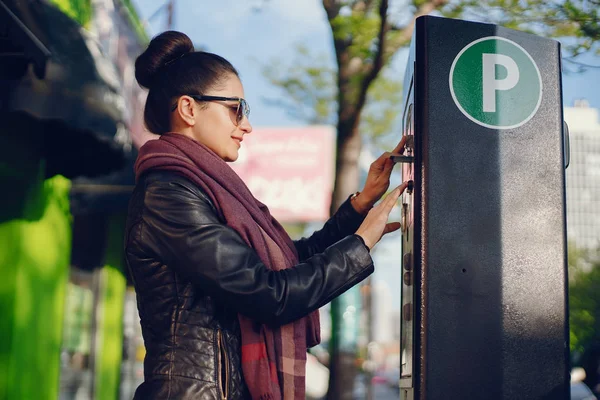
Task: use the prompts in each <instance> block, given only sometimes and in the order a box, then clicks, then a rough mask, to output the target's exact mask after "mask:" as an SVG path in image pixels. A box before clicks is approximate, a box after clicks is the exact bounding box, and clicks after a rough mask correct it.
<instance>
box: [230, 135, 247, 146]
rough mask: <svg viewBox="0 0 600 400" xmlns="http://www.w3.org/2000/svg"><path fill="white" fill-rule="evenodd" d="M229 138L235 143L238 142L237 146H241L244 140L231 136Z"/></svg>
mask: <svg viewBox="0 0 600 400" xmlns="http://www.w3.org/2000/svg"><path fill="white" fill-rule="evenodd" d="M231 138H232V139H233V140H236V141H237V142H238V144H239V145H241V144H242V142H243V141H244V139H242V138H240V137H235V136H232V137H231Z"/></svg>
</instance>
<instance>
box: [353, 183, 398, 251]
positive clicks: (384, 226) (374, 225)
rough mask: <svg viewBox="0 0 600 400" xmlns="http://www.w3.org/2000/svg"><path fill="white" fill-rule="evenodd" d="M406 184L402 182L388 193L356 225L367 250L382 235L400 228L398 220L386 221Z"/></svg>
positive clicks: (357, 232)
mask: <svg viewBox="0 0 600 400" xmlns="http://www.w3.org/2000/svg"><path fill="white" fill-rule="evenodd" d="M407 185H408V183H407V182H404V183H402V185H400V186H398V187H397V188H396V189H394V190H393V191H392V192H391V193H390V194H388V195H387V196H386V197H385V199H383V201H382V202H381V203H379V204H377V205H376V206H375V207H373V208H372V209H371V210H370V211H369V213H368V214H367V217H366V218H365V220H364V221H363V223H362V224H361V225H360V226H359V227H358V230H357V231H356V234H357V235H359V236H360V237H362V238H363V240H364V241H365V244H366V245H367V247H368V248H369V250H370V249H372V248H373V246H375V244H376V243H377V242H379V240H380V239H381V238H382V237H383V235H385V234H386V233H389V232H394V231H396V230H398V229H400V223H399V222H390V223H388V222H387V221H388V218H389V215H390V212H391V211H392V208H394V205H395V204H396V201H397V200H398V197H399V196H400V195H401V194H402V192H404V190H405V189H406V186H407Z"/></svg>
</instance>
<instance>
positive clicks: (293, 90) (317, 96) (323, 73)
mask: <svg viewBox="0 0 600 400" xmlns="http://www.w3.org/2000/svg"><path fill="white" fill-rule="evenodd" d="M296 50H297V54H296V57H295V58H294V59H293V60H292V61H291V62H290V63H289V65H288V64H285V63H283V62H282V61H281V60H274V61H272V62H270V63H269V64H268V65H265V66H264V67H263V70H262V73H263V75H264V76H265V77H266V78H267V79H268V80H269V81H270V82H271V84H273V85H274V86H276V87H278V88H280V89H281V90H282V92H283V95H282V96H278V100H273V99H269V98H266V99H264V100H265V101H266V102H267V103H269V104H273V105H277V106H279V107H282V108H284V109H285V110H286V111H287V113H288V114H289V115H290V116H291V117H293V118H295V119H298V120H302V121H306V122H308V123H310V124H332V123H334V121H335V112H336V101H335V99H336V96H337V90H336V83H335V82H336V71H335V70H334V69H333V68H332V67H331V66H330V65H331V62H330V59H329V57H328V56H327V55H323V54H320V55H313V54H311V53H310V50H309V49H308V47H306V46H304V45H301V44H300V45H297V46H296Z"/></svg>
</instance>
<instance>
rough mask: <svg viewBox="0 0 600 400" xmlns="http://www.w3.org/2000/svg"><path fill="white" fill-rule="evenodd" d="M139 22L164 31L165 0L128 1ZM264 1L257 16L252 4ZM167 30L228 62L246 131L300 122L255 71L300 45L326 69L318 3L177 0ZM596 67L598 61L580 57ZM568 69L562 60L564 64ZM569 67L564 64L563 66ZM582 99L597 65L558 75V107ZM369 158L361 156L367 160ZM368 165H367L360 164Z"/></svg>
mask: <svg viewBox="0 0 600 400" xmlns="http://www.w3.org/2000/svg"><path fill="white" fill-rule="evenodd" d="M134 2H135V3H136V7H137V9H138V11H139V13H140V17H141V18H142V20H148V18H150V16H152V15H155V16H154V17H153V18H152V19H151V20H150V21H148V22H147V24H148V25H147V31H148V33H149V35H150V36H155V35H157V34H158V33H160V32H162V31H164V30H166V28H167V26H166V13H165V12H162V13H157V14H156V11H157V10H159V9H160V7H161V6H163V5H164V4H165V3H166V0H134ZM263 3H265V5H264V6H263V7H262V9H261V10H260V11H259V12H256V11H255V8H256V6H260V5H261V4H263ZM173 29H175V30H178V31H181V32H184V33H186V34H187V35H188V36H189V37H190V38H191V39H192V41H193V42H194V43H195V45H196V47H197V48H198V47H202V49H203V50H206V51H210V52H214V53H217V54H219V55H221V56H223V57H225V58H226V59H227V60H229V61H230V62H231V63H232V64H233V65H234V66H235V67H236V69H237V70H238V71H239V72H240V76H241V79H242V82H243V84H244V91H245V97H246V100H247V101H248V102H249V104H250V106H251V110H252V112H251V116H250V121H251V123H252V124H253V126H255V127H256V126H261V127H265V126H270V127H277V126H280V127H290V126H298V125H303V124H304V123H303V122H302V121H298V120H296V119H293V118H291V117H290V116H288V115H287V114H286V112H285V111H284V110H282V109H280V108H278V107H276V106H272V105H269V104H267V103H266V102H265V101H264V100H265V99H273V98H277V97H279V96H281V94H282V93H281V92H280V91H278V90H277V89H276V88H275V87H273V86H272V85H271V84H270V83H269V82H268V80H267V78H265V77H264V76H263V74H262V72H261V70H262V66H264V65H269V64H271V63H274V62H277V61H279V62H283V63H284V64H289V62H290V61H291V60H294V59H296V57H295V55H296V51H295V48H296V45H297V44H303V45H305V46H307V47H308V48H310V49H311V51H313V54H318V55H322V56H323V57H326V59H328V60H329V61H330V62H331V64H332V65H333V64H334V58H333V57H334V56H333V54H334V53H333V44H332V39H331V33H330V30H329V26H328V23H327V19H326V16H325V12H324V11H323V6H322V3H321V1H319V0H301V1H298V0H270V1H267V2H264V1H259V0H245V1H241V0H219V1H202V2H201V1H198V0H179V1H177V3H176V7H175V15H174V26H173ZM406 60H407V51H401V52H399V54H398V55H397V56H396V57H395V58H394V60H393V63H392V66H391V69H392V73H393V74H397V76H398V79H402V78H403V75H404V67H405V65H406ZM580 61H581V62H584V63H586V64H590V65H597V66H600V57H598V56H593V55H592V56H587V57H584V58H582V59H581V60H580ZM565 65H567V66H569V63H565ZM571 66H572V65H571ZM582 98H583V99H587V100H588V102H589V104H590V106H591V107H594V108H600V68H595V69H588V70H587V71H586V72H583V73H564V74H563V104H564V106H572V105H573V103H574V101H575V100H576V99H582ZM368 158H369V157H367V159H368ZM367 161H368V160H367ZM399 242H400V236H399V234H398V233H394V234H391V235H389V237H387V238H384V240H382V242H380V244H378V245H377V246H376V247H375V253H376V255H374V257H377V259H376V265H377V268H376V272H375V275H374V276H375V278H374V279H375V280H379V281H384V282H388V283H389V282H392V284H391V292H392V296H393V302H394V308H396V309H397V308H399V304H400V291H399V287H400V279H401V278H400V273H401V271H400V268H398V266H399V261H397V260H399V257H400V255H399Z"/></svg>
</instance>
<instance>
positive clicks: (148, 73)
mask: <svg viewBox="0 0 600 400" xmlns="http://www.w3.org/2000/svg"><path fill="white" fill-rule="evenodd" d="M228 74H234V75H235V76H239V74H238V72H237V71H236V69H235V68H234V67H233V65H231V63H229V61H227V60H226V59H224V58H223V57H221V56H218V55H216V54H212V53H207V52H204V51H198V52H195V51H194V44H193V43H192V41H191V40H190V38H189V37H188V36H187V35H185V34H183V33H181V32H176V31H166V32H163V33H161V34H160V35H158V36H156V37H155V38H153V39H152V40H151V41H150V44H149V45H148V48H147V49H146V51H144V52H143V53H142V54H140V56H139V57H138V58H137V59H136V60H135V79H137V81H138V83H139V84H140V86H142V87H145V88H147V89H149V92H148V98H147V99H146V107H145V108H144V122H145V123H146V127H147V128H148V130H150V131H151V132H154V133H158V134H163V133H165V132H168V131H169V130H170V127H171V122H170V112H171V107H172V105H173V104H174V102H175V100H176V99H177V98H178V97H179V96H182V95H184V94H197V95H203V94H207V93H206V91H207V90H210V89H212V88H214V87H215V86H216V85H218V83H219V81H220V80H222V79H223V78H225V77H226V75H228Z"/></svg>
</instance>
